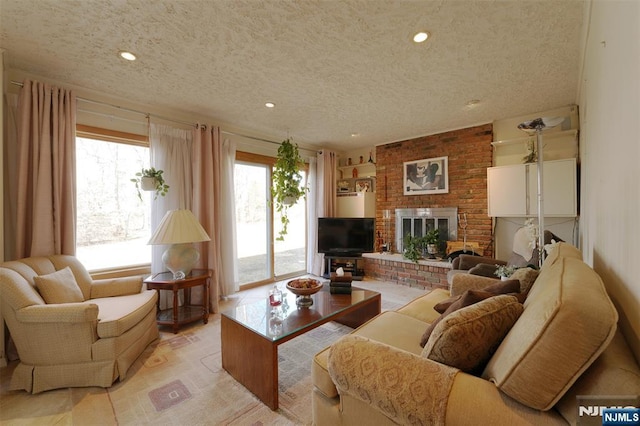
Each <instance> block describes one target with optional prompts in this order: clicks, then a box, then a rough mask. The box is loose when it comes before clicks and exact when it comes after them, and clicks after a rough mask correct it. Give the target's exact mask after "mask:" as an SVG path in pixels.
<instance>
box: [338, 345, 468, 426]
mask: <svg viewBox="0 0 640 426" xmlns="http://www.w3.org/2000/svg"><path fill="white" fill-rule="evenodd" d="M327 366H328V370H329V375H330V376H331V379H332V380H333V382H334V383H335V385H336V388H337V389H338V393H339V394H341V395H349V396H351V397H353V398H356V399H359V400H361V401H363V402H365V403H366V404H368V405H371V406H372V407H374V408H375V409H376V410H378V411H379V412H381V413H382V414H384V415H385V416H387V417H389V418H390V419H392V420H393V421H395V422H397V423H399V424H444V419H445V416H446V407H447V404H446V401H447V398H448V396H449V391H450V390H451V387H452V385H453V382H454V378H455V377H456V375H457V374H458V373H459V372H460V370H458V369H456V368H453V367H449V366H446V365H443V364H439V363H437V362H434V361H431V360H429V359H427V358H422V357H420V356H418V355H415V354H412V353H410V352H406V351H403V350H400V349H396V348H393V347H392V346H389V345H386V344H384V343H380V342H376V341H372V340H369V339H366V338H364V337H361V336H357V335H347V336H344V337H343V338H341V339H340V340H338V341H337V342H336V343H334V344H333V345H332V347H331V349H330V352H329V358H328V365H327Z"/></svg>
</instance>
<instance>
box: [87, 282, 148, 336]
mask: <svg viewBox="0 0 640 426" xmlns="http://www.w3.org/2000/svg"><path fill="white" fill-rule="evenodd" d="M156 300H157V293H156V292H155V291H153V290H146V291H143V292H141V293H138V294H130V295H127V296H118V297H102V298H98V299H91V303H94V304H96V305H98V329H97V332H98V337H100V338H101V339H104V338H106V337H116V336H120V335H122V334H123V333H124V332H126V331H127V330H129V329H130V328H132V327H134V326H135V325H136V324H138V323H139V322H140V321H142V319H143V318H144V317H145V316H147V314H148V313H149V312H151V311H152V310H154V309H155V306H156Z"/></svg>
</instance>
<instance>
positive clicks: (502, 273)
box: [494, 265, 518, 278]
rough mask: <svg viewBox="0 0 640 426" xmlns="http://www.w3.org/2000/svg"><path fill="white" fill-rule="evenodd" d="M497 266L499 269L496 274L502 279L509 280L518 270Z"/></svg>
mask: <svg viewBox="0 0 640 426" xmlns="http://www.w3.org/2000/svg"><path fill="white" fill-rule="evenodd" d="M496 266H497V268H496V271H495V272H494V274H495V275H496V276H497V277H501V278H502V277H505V278H509V277H510V276H511V275H513V273H514V272H515V271H516V270H517V269H518V267H516V266H507V265H496Z"/></svg>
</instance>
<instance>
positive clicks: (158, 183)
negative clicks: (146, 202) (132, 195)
mask: <svg viewBox="0 0 640 426" xmlns="http://www.w3.org/2000/svg"><path fill="white" fill-rule="evenodd" d="M162 173H163V171H162V170H156V169H155V168H154V167H151V168H149V169H145V168H143V169H142V171H140V172H138V173H136V177H135V178H133V179H131V182H133V183H135V184H136V191H137V192H138V198H140V201H142V193H141V192H140V190H142V191H155V192H156V194H155V197H154V200H155V199H156V198H158V195H162V196H163V197H164V196H165V195H167V192H168V191H169V185H167V184H166V183H165V182H164V178H163V177H162Z"/></svg>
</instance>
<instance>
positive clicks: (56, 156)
mask: <svg viewBox="0 0 640 426" xmlns="http://www.w3.org/2000/svg"><path fill="white" fill-rule="evenodd" d="M75 132H76V96H75V94H74V93H73V92H71V91H68V90H64V89H61V88H58V87H52V86H51V85H49V84H46V83H39V82H35V81H30V80H25V81H24V83H23V87H22V89H21V91H20V96H19V99H18V129H17V144H18V146H17V150H16V154H17V159H16V162H17V163H16V164H17V176H16V181H15V185H16V187H17V191H16V197H17V200H16V227H15V233H16V235H15V241H16V249H15V253H14V256H15V257H16V258H22V257H29V256H42V255H50V254H71V255H74V254H75V205H76V182H75V180H76V166H75V134H76V133H75ZM10 184H11V183H10Z"/></svg>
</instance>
